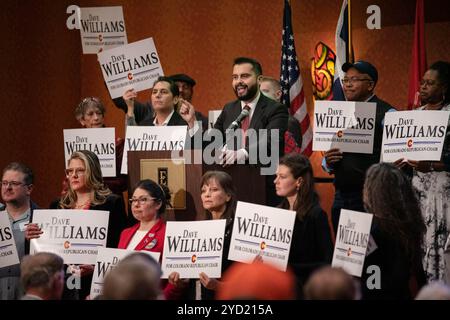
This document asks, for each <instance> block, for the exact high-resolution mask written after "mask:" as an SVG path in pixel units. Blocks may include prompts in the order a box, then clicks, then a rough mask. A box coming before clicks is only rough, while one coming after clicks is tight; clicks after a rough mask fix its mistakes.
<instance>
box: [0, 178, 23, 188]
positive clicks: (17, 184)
mask: <svg viewBox="0 0 450 320" xmlns="http://www.w3.org/2000/svg"><path fill="white" fill-rule="evenodd" d="M22 185H23V186H26V185H27V184H26V183H23V182H19V181H6V180H2V187H3V188H9V186H11V187H12V188H18V187H20V186H22Z"/></svg>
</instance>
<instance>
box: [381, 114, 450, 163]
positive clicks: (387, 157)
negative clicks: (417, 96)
mask: <svg viewBox="0 0 450 320" xmlns="http://www.w3.org/2000/svg"><path fill="white" fill-rule="evenodd" d="M449 115H450V111H430V110H427V111H424V110H416V111H398V112H389V113H386V115H385V117H384V126H383V147H382V150H381V154H382V158H383V161H384V162H394V161H396V160H398V159H400V158H406V159H409V160H428V161H439V160H441V155H442V147H443V145H444V139H445V132H446V130H447V124H448V120H449Z"/></svg>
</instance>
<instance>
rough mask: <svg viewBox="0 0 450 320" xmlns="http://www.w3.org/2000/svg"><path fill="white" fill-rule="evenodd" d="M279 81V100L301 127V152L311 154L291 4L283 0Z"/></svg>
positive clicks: (310, 139) (309, 128) (308, 126)
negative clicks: (280, 90)
mask: <svg viewBox="0 0 450 320" xmlns="http://www.w3.org/2000/svg"><path fill="white" fill-rule="evenodd" d="M280 83H281V89H282V91H283V94H282V96H281V102H282V103H283V104H285V105H286V106H287V107H288V108H289V112H290V113H291V115H292V116H293V117H294V118H296V119H297V120H298V121H299V123H300V126H301V129H302V151H301V152H302V153H303V154H304V155H306V156H308V157H309V156H310V155H311V154H312V136H313V134H312V130H311V126H310V120H309V115H308V112H307V110H306V102H305V94H304V91H303V81H302V76H301V74H300V68H299V66H298V60H297V53H296V52H295V43H294V32H293V30H292V23H291V5H290V4H289V1H287V0H285V1H284V16H283V40H282V42H281V74H280Z"/></svg>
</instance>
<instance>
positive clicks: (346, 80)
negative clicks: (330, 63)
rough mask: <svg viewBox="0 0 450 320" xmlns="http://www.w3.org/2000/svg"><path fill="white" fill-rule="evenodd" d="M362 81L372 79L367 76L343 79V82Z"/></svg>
mask: <svg viewBox="0 0 450 320" xmlns="http://www.w3.org/2000/svg"><path fill="white" fill-rule="evenodd" d="M361 81H372V80H371V79H367V78H344V79H342V84H345V85H347V84H353V83H354V82H361Z"/></svg>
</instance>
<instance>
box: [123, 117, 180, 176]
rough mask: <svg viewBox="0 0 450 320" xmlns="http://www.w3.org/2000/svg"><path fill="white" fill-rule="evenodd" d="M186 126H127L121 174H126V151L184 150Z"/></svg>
mask: <svg viewBox="0 0 450 320" xmlns="http://www.w3.org/2000/svg"><path fill="white" fill-rule="evenodd" d="M186 135H187V126H160V127H156V126H153V127H141V126H128V127H127V132H126V136H125V146H124V150H123V156H122V168H121V171H120V172H121V173H123V174H127V173H128V151H162V150H168V151H171V150H184V145H185V141H186Z"/></svg>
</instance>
